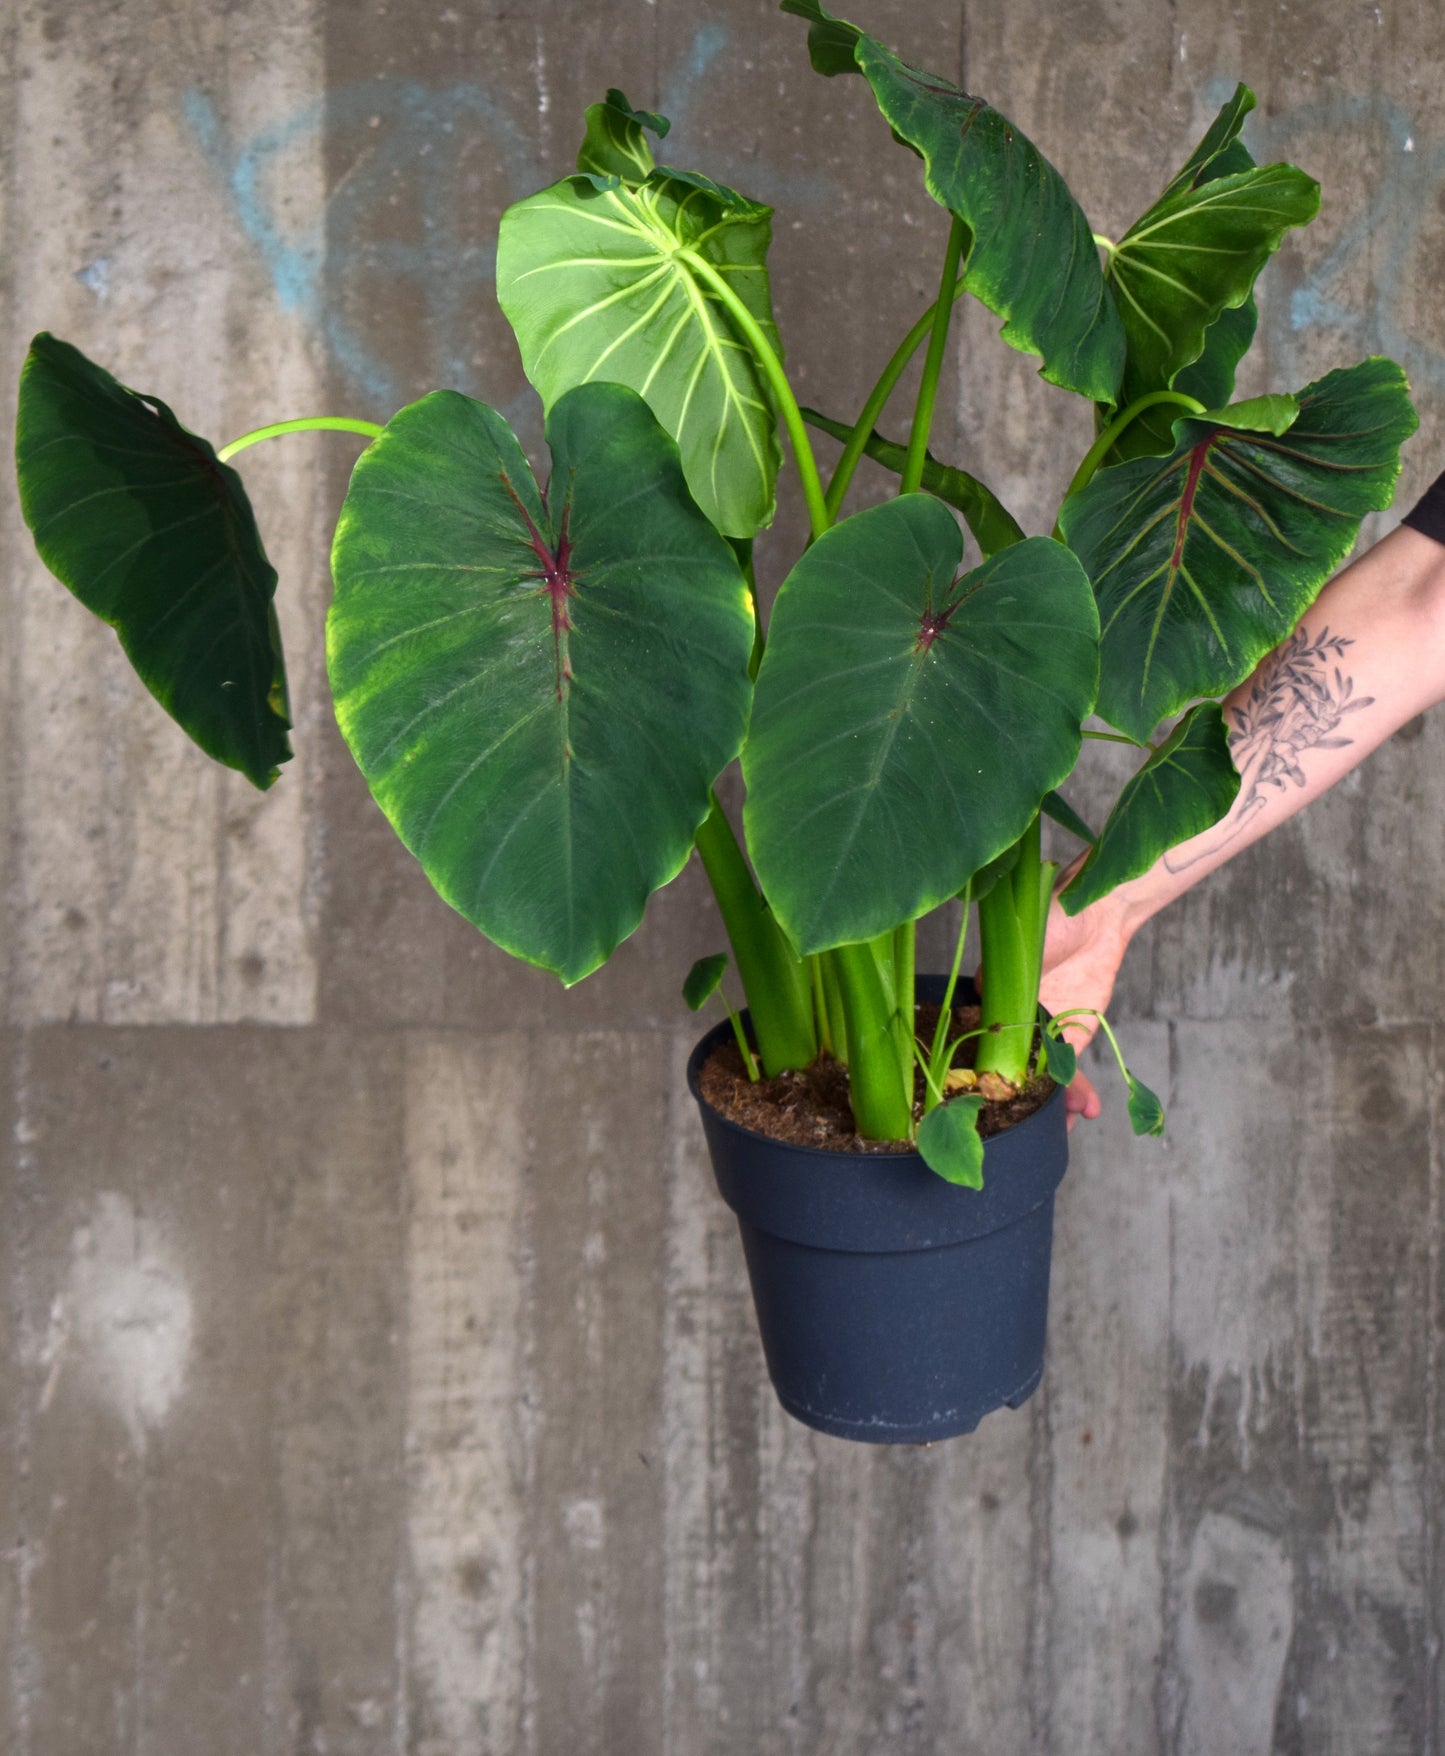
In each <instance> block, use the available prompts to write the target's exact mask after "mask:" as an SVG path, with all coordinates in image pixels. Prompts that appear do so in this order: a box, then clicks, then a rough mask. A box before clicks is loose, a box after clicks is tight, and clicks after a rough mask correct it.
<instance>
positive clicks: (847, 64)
mask: <svg viewBox="0 0 1445 1756" xmlns="http://www.w3.org/2000/svg"><path fill="white" fill-rule="evenodd" d="M780 10H781V11H783V12H791V13H792V15H793V17H794V18H806V19H807V20H808V58H809V59H810V60H811V61H812V63H813V69H814V71H815V72H817V73H823V74H826V75H827V76H828V77H829V78H830V79H831V78H832V76H833V75H834V74H835V73H857V72H858V63H857V61H856V60H855V59H854V53H853V52H854V50H855V49H856V48H857V46H858V43H859V41H860V39H861V38H862V35H863V33H862V31H860V30H859V29H858V28H857V26H856V25H851V24H846V23H845V22H844V21H843V20H842V19H841V18H834V17H833V16H832V15H831V13H827V12H824V10H823V8H822V7H821V6H820V5H819V4H818V0H782V4H781V7H780Z"/></svg>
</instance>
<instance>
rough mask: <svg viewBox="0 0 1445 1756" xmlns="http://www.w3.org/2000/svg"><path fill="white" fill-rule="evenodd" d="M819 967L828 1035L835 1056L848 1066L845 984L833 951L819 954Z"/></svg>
mask: <svg viewBox="0 0 1445 1756" xmlns="http://www.w3.org/2000/svg"><path fill="white" fill-rule="evenodd" d="M818 967H819V969H820V970H821V972H822V977H823V1004H824V1006H825V1007H826V1009H827V1017H828V1035H829V1036H830V1037H832V1039H833V1054H834V1056H835V1057H836V1058H837V1059H838V1060H839V1061H841V1062H842V1063H843V1065H844V1066H845V1067H846V1066H847V1065H848V1015H847V1013H846V1012H845V1011H844V1010H843V984H842V982H841V981H840V980H839V978H838V960H837V958H836V956H835V955H834V954H833V952H831V951H820V952H819V953H818Z"/></svg>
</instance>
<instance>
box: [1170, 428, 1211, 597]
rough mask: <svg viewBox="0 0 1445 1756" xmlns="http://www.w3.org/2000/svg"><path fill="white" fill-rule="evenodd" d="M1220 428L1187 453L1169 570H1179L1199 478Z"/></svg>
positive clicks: (1175, 571) (1172, 572)
mask: <svg viewBox="0 0 1445 1756" xmlns="http://www.w3.org/2000/svg"><path fill="white" fill-rule="evenodd" d="M1222 431H1223V429H1222V428H1219V427H1216V428H1215V429H1214V431H1213V432H1212V433H1211V434H1210V435H1209V437H1208V438H1207V439H1201V440H1200V442H1199V444H1198V445H1196V446H1195V447H1194V449H1193V451H1191V452H1190V453H1189V474H1188V475H1187V476H1186V477H1185V478H1184V492H1183V493H1182V494H1181V495H1180V496H1179V527H1178V530H1177V532H1176V534H1175V538H1174V553H1173V554H1172V555H1171V556H1170V558H1169V571H1170V573H1171V575H1172V574H1174V573H1177V572H1178V571H1179V563H1180V561H1181V560H1182V559H1183V556H1184V539H1185V537H1186V536H1187V535H1188V534H1189V520H1190V519H1191V518H1192V517H1193V516H1194V496H1195V495H1196V494H1197V493H1198V492H1199V478H1200V476H1202V475H1203V474H1204V466H1205V464H1206V463H1207V462H1208V461H1209V453H1210V452H1211V451H1212V450H1213V448H1214V446H1215V445H1216V444H1218V442H1219V437H1220V434H1221V432H1222Z"/></svg>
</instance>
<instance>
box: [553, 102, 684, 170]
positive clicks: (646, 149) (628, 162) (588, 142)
mask: <svg viewBox="0 0 1445 1756" xmlns="http://www.w3.org/2000/svg"><path fill="white" fill-rule="evenodd" d="M586 122H587V132H586V133H585V134H584V136H583V138H582V145H581V147H580V148H579V149H578V153H577V169H578V170H579V171H581V172H583V173H584V174H588V175H592V176H598V177H618V178H620V179H621V180H622V182H624V183H632V184H636V183H645V182H646V181H647V179H648V177H649V176H651V174H652V172H653V170H654V169H655V168H656V163H657V161H656V160H655V159H654V158H653V156H652V147H651V145H650V144H649V142H648V139H647V134H646V132H645V130H647V129H651V131H652V132H653V133H654V134H655V135H656V136H657V137H658V139H659V140H661V138H662V137H663V135H665V134H666V133H667V131H668V129H669V128H670V127H671V126H672V124H671V123H670V122H669V121H668V119H667V117H666V116H659V115H658V114H657V113H656V112H655V111H653V110H634V109H633V107H632V105H631V104H629V103H628V101H627V99H626V98H625V97H624V96H623V95H622V93H621V92H620V91H609V92H608V94H607V96H606V98H605V99H604V101H603V102H602V103H600V104H590V105H589V106H588V108H587V114H586Z"/></svg>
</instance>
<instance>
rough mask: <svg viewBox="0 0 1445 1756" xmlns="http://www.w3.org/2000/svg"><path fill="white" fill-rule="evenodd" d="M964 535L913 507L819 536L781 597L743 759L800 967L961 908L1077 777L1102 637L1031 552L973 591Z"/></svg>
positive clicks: (752, 844) (1011, 554)
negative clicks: (971, 884)
mask: <svg viewBox="0 0 1445 1756" xmlns="http://www.w3.org/2000/svg"><path fill="white" fill-rule="evenodd" d="M962 554H963V537H962V533H961V532H960V530H959V528H958V525H957V523H956V522H955V520H954V518H953V516H952V514H951V513H950V512H949V511H948V510H947V508H945V507H944V506H942V505H940V503H939V502H938V501H937V500H935V499H932V498H931V497H930V496H928V495H926V494H906V495H904V496H902V498H900V499H896V500H889V501H886V502H885V503H884V504H883V505H881V506H874V507H872V508H870V509H869V510H868V511H866V512H860V513H858V514H857V515H856V516H854V517H852V518H849V519H846V520H845V521H844V522H843V523H842V524H839V525H836V526H835V527H834V528H833V529H832V530H830V531H828V532H827V533H826V534H825V535H823V536H822V537H820V538H819V539H818V541H817V542H815V543H814V544H813V546H812V547H811V548H810V549H809V550H808V551H807V553H806V554H805V555H804V556H803V557H802V559H801V560H800V561H799V562H798V564H797V566H796V567H795V568H794V569H793V571H792V573H791V574H790V575H789V576H788V578H787V580H786V581H785V582H784V584H783V586H782V589H781V590H780V591H779V593H778V597H777V601H776V603H775V605H774V608H773V616H772V622H771V624H770V626H769V630H768V646H767V652H766V654H765V655H764V658H763V662H762V666H761V668H760V670H759V672H758V680H757V688H756V694H755V698H754V704H753V717H752V726H751V730H750V732H749V736H748V743H747V748H746V750H745V752H744V756H743V773H744V777H745V779H746V781H747V786H748V797H747V805H746V809H745V812H744V823H745V826H746V830H747V840H748V847H749V849H750V850H751V852H752V855H753V860H754V864H755V866H756V869H757V873H758V877H759V879H760V880H761V883H762V887H763V890H764V893H765V894H766V896H767V898H768V901H769V903H770V904H771V905H772V907H773V910H774V912H775V913H776V915H777V918H778V920H779V922H780V924H781V925H782V927H783V930H784V931H785V932H786V933H787V934H788V936H789V937H790V938H791V939H792V941H793V942H794V944H795V945H796V946H797V947H798V949H799V950H800V951H803V952H805V953H806V952H813V951H821V950H823V949H825V948H827V947H830V946H834V945H839V944H843V943H851V942H854V941H857V940H863V939H871V938H873V937H874V936H875V935H877V934H879V933H881V932H883V931H885V930H886V929H889V928H891V927H894V926H896V925H897V923H898V922H900V921H905V920H912V919H914V918H915V917H916V916H918V915H920V914H922V913H923V912H924V911H925V910H926V909H929V908H933V907H936V906H937V905H938V904H939V903H942V902H945V901H946V900H948V898H950V897H952V896H954V895H956V894H957V893H958V891H959V890H960V889H961V888H962V886H963V884H964V881H965V880H966V879H967V878H968V877H969V876H970V875H971V874H972V873H974V872H976V871H977V870H978V868H979V867H980V866H982V865H984V864H985V863H986V862H987V861H989V860H991V859H993V858H994V857H995V855H997V854H999V853H1001V852H1002V851H1003V850H1004V849H1005V848H1006V847H1007V846H1008V845H1009V843H1010V842H1012V841H1016V840H1017V839H1018V837H1019V836H1020V835H1021V834H1022V833H1023V831H1024V829H1025V828H1026V827H1027V826H1028V823H1029V820H1030V819H1031V817H1032V816H1033V814H1034V813H1035V812H1036V811H1037V810H1038V808H1039V801H1040V800H1041V798H1042V797H1043V795H1044V794H1045V793H1046V792H1047V791H1048V790H1049V789H1050V788H1051V787H1053V786H1055V785H1057V784H1058V783H1059V782H1060V781H1062V780H1063V779H1064V777H1065V776H1066V775H1067V774H1068V773H1069V772H1070V770H1071V769H1072V768H1073V766H1074V763H1075V761H1076V759H1077V757H1078V753H1079V746H1080V721H1081V720H1082V718H1083V717H1084V715H1085V714H1087V713H1088V712H1089V710H1090V708H1091V706H1092V703H1093V696H1094V687H1095V664H1096V648H1095V640H1096V633H1095V629H1096V623H1095V616H1094V605H1093V599H1092V596H1091V594H1090V592H1089V589H1088V581H1087V579H1086V578H1085V577H1084V575H1083V572H1082V570H1081V569H1080V568H1079V566H1078V564H1077V563H1076V561H1075V560H1074V557H1073V556H1072V555H1071V554H1070V553H1069V552H1068V550H1067V549H1065V548H1064V547H1063V546H1062V545H1061V544H1059V543H1055V542H1053V541H1051V540H1050V539H1049V538H1047V537H1033V538H1030V539H1029V540H1027V541H1025V542H1022V543H1016V544H1014V545H1013V546H1012V547H1011V548H1008V549H1005V550H1003V552H1002V553H1001V554H998V555H995V556H993V557H992V558H991V559H990V560H988V561H985V562H984V564H983V565H982V566H981V567H979V568H977V569H975V570H974V571H973V572H971V573H968V574H965V575H963V576H962V577H959V573H958V569H959V565H960V562H961V560H962Z"/></svg>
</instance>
